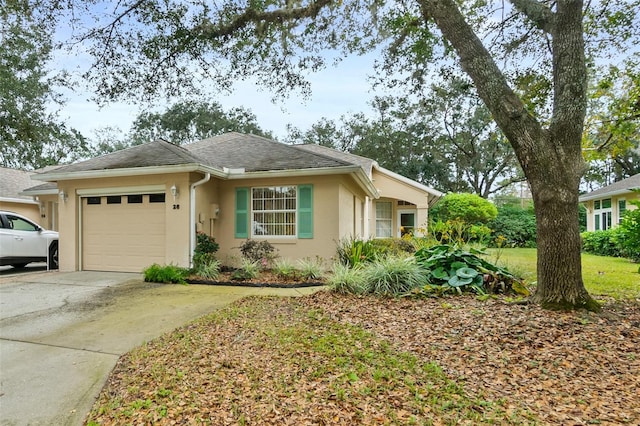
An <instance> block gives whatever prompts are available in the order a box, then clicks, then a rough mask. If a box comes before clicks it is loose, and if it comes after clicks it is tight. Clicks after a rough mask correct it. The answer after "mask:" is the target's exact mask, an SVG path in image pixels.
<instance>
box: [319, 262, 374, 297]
mask: <svg viewBox="0 0 640 426" xmlns="http://www.w3.org/2000/svg"><path fill="white" fill-rule="evenodd" d="M327 286H329V288H330V289H331V290H332V291H335V292H337V293H343V294H364V293H366V290H367V286H366V282H365V279H364V274H363V273H362V268H350V267H349V266H347V265H344V264H342V263H339V262H336V263H335V264H334V265H333V273H332V274H330V275H329V277H328V278H327Z"/></svg>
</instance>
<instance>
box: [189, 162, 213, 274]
mask: <svg viewBox="0 0 640 426" xmlns="http://www.w3.org/2000/svg"><path fill="white" fill-rule="evenodd" d="M210 179H211V173H208V172H207V173H205V175H204V178H202V179H200V180H199V181H197V182H194V183H192V184H191V187H190V189H191V191H190V193H189V266H191V267H193V251H194V250H195V249H196V186H200V185H203V184H205V183H207V182H209V180H210Z"/></svg>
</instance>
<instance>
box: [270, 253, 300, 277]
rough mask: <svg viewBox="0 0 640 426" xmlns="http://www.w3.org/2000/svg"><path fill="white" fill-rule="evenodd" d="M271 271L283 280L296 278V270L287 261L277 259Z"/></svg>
mask: <svg viewBox="0 0 640 426" xmlns="http://www.w3.org/2000/svg"><path fill="white" fill-rule="evenodd" d="M271 271H272V272H273V273H274V274H276V276H277V277H278V278H280V279H283V280H295V279H296V278H297V277H298V270H297V269H296V267H295V266H294V265H293V263H292V262H291V261H290V260H289V259H284V258H283V259H277V260H276V261H275V262H273V266H272V267H271Z"/></svg>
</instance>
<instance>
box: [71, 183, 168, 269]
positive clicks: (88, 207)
mask: <svg viewBox="0 0 640 426" xmlns="http://www.w3.org/2000/svg"><path fill="white" fill-rule="evenodd" d="M93 198H94V202H95V198H96V197H93ZM122 201H123V203H122V204H105V203H106V197H102V199H101V204H88V203H87V199H83V211H82V216H83V218H82V220H83V222H82V239H83V240H82V252H83V253H82V259H83V269H84V270H102V271H123V272H140V271H142V269H144V268H145V267H147V266H149V265H151V264H153V263H159V264H163V263H165V242H166V241H165V215H166V210H165V208H166V205H165V204H164V203H149V198H148V196H144V197H143V202H142V203H132V204H129V203H127V202H126V201H127V197H122Z"/></svg>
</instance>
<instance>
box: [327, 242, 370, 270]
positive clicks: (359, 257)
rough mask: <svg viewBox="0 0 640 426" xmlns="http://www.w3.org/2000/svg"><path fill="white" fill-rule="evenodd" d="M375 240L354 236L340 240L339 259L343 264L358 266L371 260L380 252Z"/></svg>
mask: <svg viewBox="0 0 640 426" xmlns="http://www.w3.org/2000/svg"><path fill="white" fill-rule="evenodd" d="M373 241H374V240H361V239H357V238H354V237H347V238H343V239H341V240H340V242H338V247H337V250H336V252H337V255H338V261H339V262H340V263H342V264H343V265H346V266H350V267H352V268H354V267H356V266H357V265H359V264H360V263H362V262H371V261H373V260H374V259H375V258H376V256H378V252H377V250H376V246H375V244H374V243H373Z"/></svg>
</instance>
